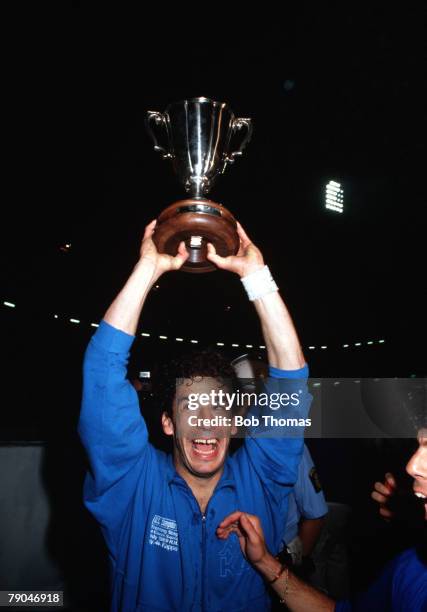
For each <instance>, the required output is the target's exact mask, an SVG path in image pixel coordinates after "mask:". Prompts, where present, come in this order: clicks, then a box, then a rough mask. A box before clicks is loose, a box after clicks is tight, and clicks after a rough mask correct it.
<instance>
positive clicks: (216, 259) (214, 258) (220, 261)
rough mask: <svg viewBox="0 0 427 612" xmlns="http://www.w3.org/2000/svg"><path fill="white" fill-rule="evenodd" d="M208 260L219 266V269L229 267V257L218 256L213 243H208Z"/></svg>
mask: <svg viewBox="0 0 427 612" xmlns="http://www.w3.org/2000/svg"><path fill="white" fill-rule="evenodd" d="M206 258H207V259H209V261H211V262H212V263H213V264H215V265H216V266H218V268H225V267H226V266H227V259H228V258H227V257H221V256H220V255H218V254H217V252H216V249H215V247H214V245H213V244H212V243H211V242H208V253H207V255H206Z"/></svg>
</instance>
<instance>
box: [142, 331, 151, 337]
mask: <svg viewBox="0 0 427 612" xmlns="http://www.w3.org/2000/svg"><path fill="white" fill-rule="evenodd" d="M141 336H144V337H145V338H149V337H150V334H147V332H142V334H141Z"/></svg>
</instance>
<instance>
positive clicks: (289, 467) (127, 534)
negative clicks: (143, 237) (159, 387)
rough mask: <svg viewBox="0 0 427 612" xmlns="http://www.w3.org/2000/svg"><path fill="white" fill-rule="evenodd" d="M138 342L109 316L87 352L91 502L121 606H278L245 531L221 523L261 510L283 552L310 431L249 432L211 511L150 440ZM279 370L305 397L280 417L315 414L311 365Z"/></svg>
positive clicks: (273, 545)
mask: <svg viewBox="0 0 427 612" xmlns="http://www.w3.org/2000/svg"><path fill="white" fill-rule="evenodd" d="M133 340H134V337H133V336H130V335H128V334H125V333H124V332H122V331H120V330H117V329H115V328H114V327H112V326H110V325H108V324H107V323H106V322H102V323H101V325H100V326H99V328H98V330H97V331H96V333H95V335H94V336H93V338H92V340H91V341H90V343H89V346H88V348H87V351H86V356H85V363H84V390H83V405H82V411H81V416H80V423H79V433H80V436H81V439H82V442H83V444H84V446H85V448H86V450H87V453H88V457H89V461H90V466H91V469H90V472H89V473H88V475H87V477H86V480H85V486H84V500H85V504H86V506H87V508H88V509H89V510H90V512H91V513H92V514H93V515H94V516H95V518H96V519H97V521H98V522H99V524H100V526H101V529H102V532H103V535H104V538H105V541H106V543H107V547H108V550H109V558H110V564H111V586H112V594H111V596H112V606H111V609H112V610H113V611H116V610H122V611H125V612H131V611H132V612H133V611H138V612H142V611H150V612H151V611H160V610H163V611H166V610H168V611H173V610H177V611H178V610H179V611H180V612H190V611H191V612H193V611H194V612H196V611H202V610H203V611H209V612H217V611H220V610H227V612H232V611H233V612H234V611H235V612H237V611H240V610H248V611H249V610H250V611H251V612H257V611H258V610H268V609H269V608H270V602H269V596H268V594H267V592H266V587H265V583H264V581H263V580H262V578H261V577H260V576H259V574H258V573H257V572H256V571H255V570H254V569H253V568H252V567H251V565H250V564H249V563H247V562H246V560H245V559H244V557H243V556H242V553H241V550H240V546H239V543H238V540H237V538H236V537H235V535H232V536H231V537H229V538H228V540H226V541H221V540H219V539H218V538H217V537H216V535H215V530H216V528H217V526H218V524H219V523H220V522H221V521H222V519H223V518H224V517H225V516H227V515H228V514H229V513H231V512H233V511H235V510H243V511H246V512H250V513H253V514H256V515H258V516H259V517H260V519H261V521H262V525H263V528H264V532H265V535H266V542H267V545H268V547H269V549H270V550H271V551H272V552H273V553H275V552H278V550H279V547H280V542H281V538H282V535H283V527H284V525H285V522H286V514H287V495H288V493H289V491H290V490H291V488H292V486H293V485H294V483H295V481H296V479H297V474H298V464H299V461H300V458H301V454H302V449H303V438H302V433H303V432H302V431H300V432H299V433H298V434H296V435H294V436H293V437H288V438H285V437H283V436H281V437H277V436H276V437H258V438H257V437H255V436H252V437H248V438H247V439H246V440H245V443H244V444H243V445H242V447H241V448H240V449H239V450H238V451H237V452H236V453H235V454H234V455H233V456H231V457H228V459H227V460H226V463H225V466H224V471H223V474H222V476H221V479H220V481H219V482H218V484H217V486H216V489H215V491H214V493H213V495H212V497H211V499H210V500H209V503H208V506H207V508H206V511H205V514H204V515H202V514H201V512H200V508H199V506H198V503H197V501H196V499H195V497H194V495H193V493H192V491H191V489H190V488H189V486H188V485H187V483H186V482H185V481H184V480H183V479H182V478H181V477H180V476H179V475H178V474H177V472H176V470H175V468H174V465H173V460H172V457H171V456H170V455H167V454H165V453H163V452H161V451H159V450H156V449H155V448H154V447H153V446H152V445H151V444H150V443H149V442H148V435H147V429H146V426H145V422H144V419H143V417H142V416H141V411H140V407H139V402H138V398H137V394H136V392H135V390H134V388H133V387H132V385H131V384H130V383H129V382H128V381H127V379H126V367H127V360H128V356H129V350H130V347H131V344H132V342H133ZM271 376H273V377H275V379H270V381H271V380H272V381H273V384H276V385H277V386H278V387H280V391H281V392H285V391H286V392H288V393H293V392H298V393H299V396H300V403H299V406H298V408H295V409H293V412H292V409H288V408H286V409H284V408H281V409H280V410H278V411H275V412H274V416H276V417H279V416H292V417H295V416H297V417H300V418H305V417H306V416H307V412H308V408H309V404H310V399H311V396H310V395H309V394H308V391H307V389H306V385H305V378H306V377H307V366H305V367H304V368H302V369H301V370H297V371H290V372H285V371H282V370H277V369H275V368H271ZM302 379H304V380H302ZM284 410H287V411H288V412H283V411H284Z"/></svg>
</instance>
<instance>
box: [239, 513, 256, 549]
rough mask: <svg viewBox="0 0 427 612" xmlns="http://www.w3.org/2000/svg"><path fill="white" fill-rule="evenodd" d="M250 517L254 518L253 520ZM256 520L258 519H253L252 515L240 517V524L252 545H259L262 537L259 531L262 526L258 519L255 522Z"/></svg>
mask: <svg viewBox="0 0 427 612" xmlns="http://www.w3.org/2000/svg"><path fill="white" fill-rule="evenodd" d="M250 517H251V518H252V520H251V518H250ZM254 518H257V517H253V516H251V515H250V514H242V516H241V517H240V523H241V524H242V527H243V529H244V531H245V534H246V535H247V537H248V540H249V542H250V543H251V544H259V541H260V539H261V535H260V533H259V531H258V529H259V528H260V525H259V521H258V519H257V520H256V521H254V520H253V519H254ZM257 523H258V524H257Z"/></svg>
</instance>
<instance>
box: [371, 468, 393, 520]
mask: <svg viewBox="0 0 427 612" xmlns="http://www.w3.org/2000/svg"><path fill="white" fill-rule="evenodd" d="M396 488H397V484H396V480H395V478H394V476H393V474H391V473H390V472H387V474H386V475H385V480H384V482H376V483H375V484H374V490H373V491H372V493H371V497H372V499H373V500H375V501H376V502H378V504H379V506H380V507H379V513H380V515H381V516H382V517H383V518H385V519H391V518H393V516H394V513H393V512H392V511H391V510H390V508H388V507H387V506H388V504H389V502H390V499H391V497H392V496H393V495H394V493H395V491H396Z"/></svg>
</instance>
